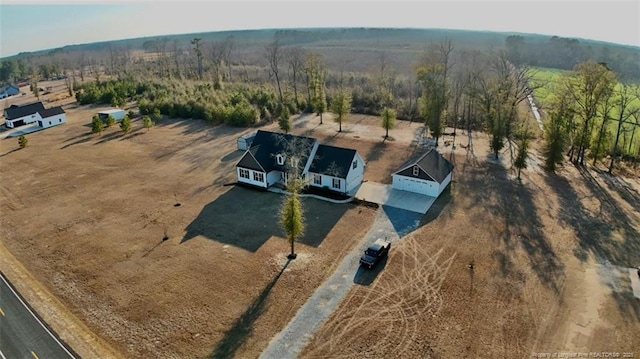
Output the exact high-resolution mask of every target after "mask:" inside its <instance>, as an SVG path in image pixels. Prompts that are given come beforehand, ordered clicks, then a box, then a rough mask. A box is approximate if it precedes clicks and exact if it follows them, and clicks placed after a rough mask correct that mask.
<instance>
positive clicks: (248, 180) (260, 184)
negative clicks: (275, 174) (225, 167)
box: [236, 167, 267, 188]
mask: <svg viewBox="0 0 640 359" xmlns="http://www.w3.org/2000/svg"><path fill="white" fill-rule="evenodd" d="M241 170H245V171H248V172H249V178H243V177H240V171H241ZM254 173H262V174H263V178H266V177H267V176H264V172H260V171H253V170H250V169H246V168H241V167H236V175H237V176H238V182H242V183H248V184H251V185H254V186H258V187H263V188H267V184H266V183H265V182H264V181H262V182H259V181H256V180H254Z"/></svg>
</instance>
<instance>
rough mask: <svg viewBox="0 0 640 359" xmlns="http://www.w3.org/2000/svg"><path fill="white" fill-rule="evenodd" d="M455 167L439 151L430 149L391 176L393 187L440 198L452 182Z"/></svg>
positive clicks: (406, 163)
mask: <svg viewBox="0 0 640 359" xmlns="http://www.w3.org/2000/svg"><path fill="white" fill-rule="evenodd" d="M452 174H453V165H452V164H451V162H449V161H447V159H446V158H444V157H443V156H442V155H441V154H440V153H439V152H438V151H436V150H435V149H433V148H432V149H430V150H429V151H427V152H426V153H424V154H421V155H418V156H414V157H413V158H411V159H409V160H408V161H407V162H405V163H404V164H403V165H402V166H401V167H400V169H399V170H398V171H396V172H394V173H393V174H392V175H391V176H392V178H393V184H392V187H393V188H394V189H399V190H402V191H408V192H414V193H420V194H424V195H427V196H431V197H438V196H439V195H440V193H442V191H444V189H445V188H446V187H447V185H449V183H450V182H451V176H452Z"/></svg>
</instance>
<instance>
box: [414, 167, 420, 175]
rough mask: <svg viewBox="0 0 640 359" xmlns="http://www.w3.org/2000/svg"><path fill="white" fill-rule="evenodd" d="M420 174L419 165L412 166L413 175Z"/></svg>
mask: <svg viewBox="0 0 640 359" xmlns="http://www.w3.org/2000/svg"><path fill="white" fill-rule="evenodd" d="M419 174H420V167H418V166H413V175H414V176H417V175H419Z"/></svg>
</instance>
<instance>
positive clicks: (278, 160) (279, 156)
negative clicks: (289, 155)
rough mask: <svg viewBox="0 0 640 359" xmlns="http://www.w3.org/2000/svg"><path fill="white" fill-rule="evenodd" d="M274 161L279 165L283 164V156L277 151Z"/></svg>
mask: <svg viewBox="0 0 640 359" xmlns="http://www.w3.org/2000/svg"><path fill="white" fill-rule="evenodd" d="M276 163H277V164H279V165H280V166H282V165H284V156H283V155H281V154H279V153H278V154H277V155H276Z"/></svg>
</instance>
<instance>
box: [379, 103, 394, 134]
mask: <svg viewBox="0 0 640 359" xmlns="http://www.w3.org/2000/svg"><path fill="white" fill-rule="evenodd" d="M380 117H381V118H382V128H384V129H385V131H386V132H385V134H384V138H385V139H387V138H388V137H389V130H390V129H392V128H393V126H395V124H396V111H395V110H394V109H392V108H388V107H385V108H384V109H383V110H382V114H381V115H380Z"/></svg>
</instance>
